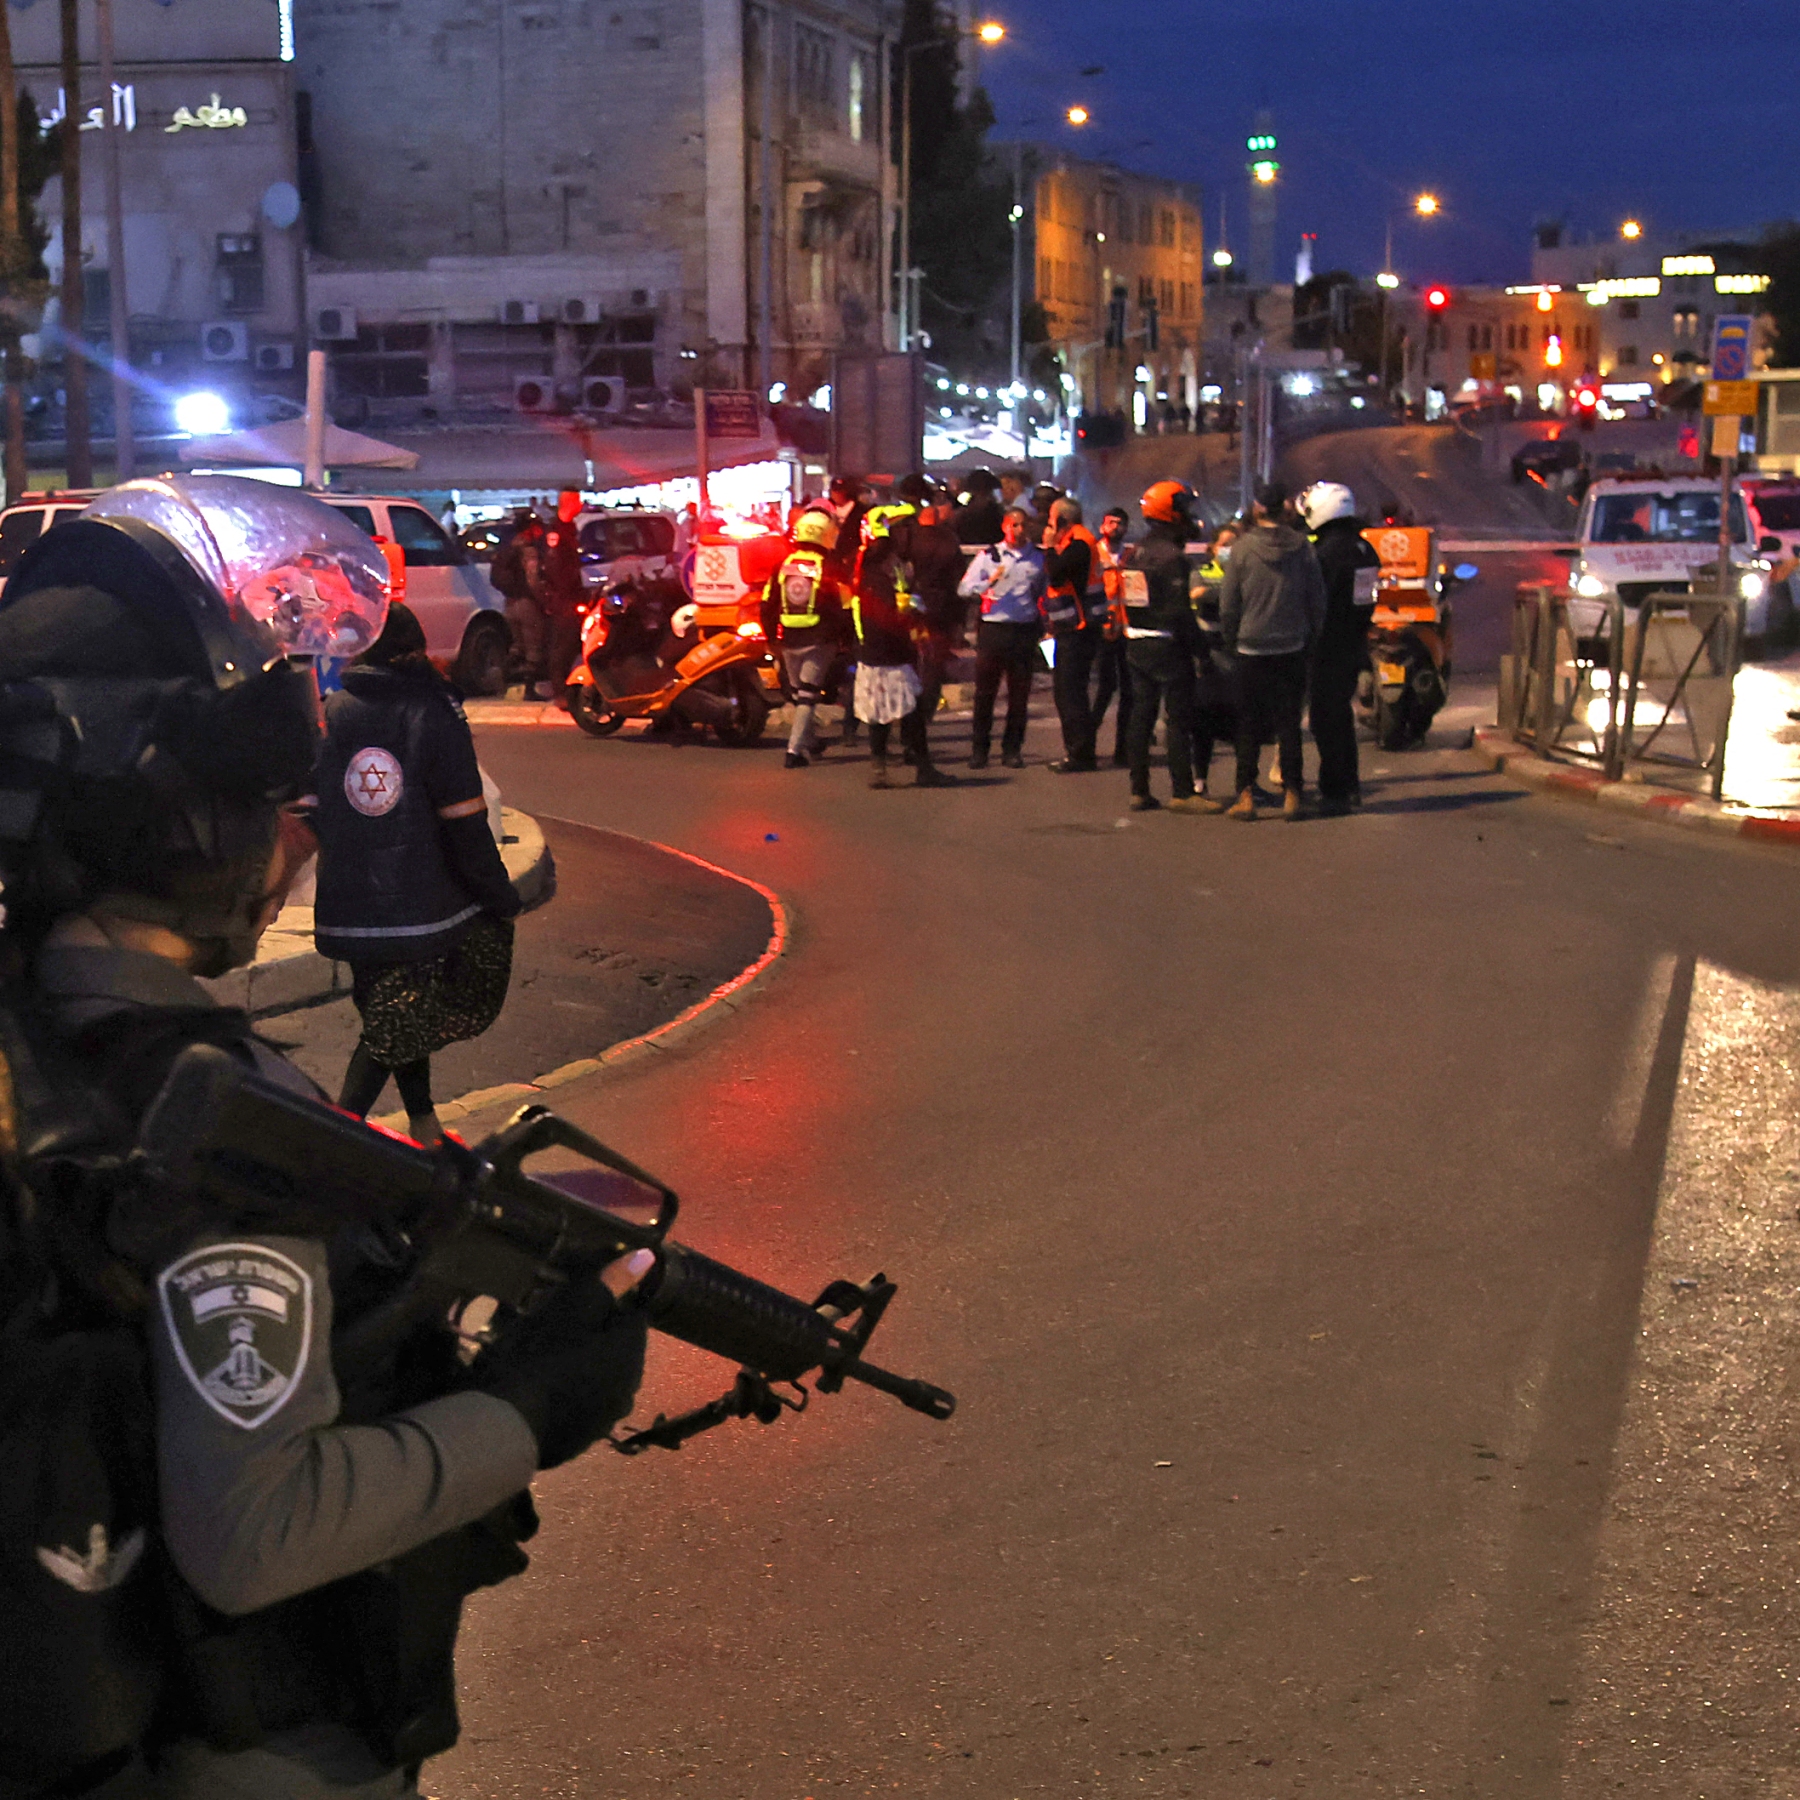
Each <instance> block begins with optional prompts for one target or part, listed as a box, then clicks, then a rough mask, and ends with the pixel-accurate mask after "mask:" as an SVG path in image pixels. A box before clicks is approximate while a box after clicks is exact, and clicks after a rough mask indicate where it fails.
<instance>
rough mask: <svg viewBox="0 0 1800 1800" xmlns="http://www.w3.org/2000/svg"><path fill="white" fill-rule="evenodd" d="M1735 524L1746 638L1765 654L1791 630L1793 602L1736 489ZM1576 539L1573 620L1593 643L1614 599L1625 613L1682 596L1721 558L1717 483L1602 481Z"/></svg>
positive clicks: (1586, 505)
mask: <svg viewBox="0 0 1800 1800" xmlns="http://www.w3.org/2000/svg"><path fill="white" fill-rule="evenodd" d="M1730 528H1731V561H1732V567H1733V569H1734V570H1735V572H1736V576H1737V584H1738V592H1739V593H1740V594H1741V595H1742V596H1743V600H1744V634H1745V636H1746V638H1747V639H1749V640H1750V647H1751V648H1753V649H1757V650H1761V649H1765V648H1767V647H1769V646H1771V645H1773V644H1774V643H1776V642H1777V641H1778V640H1780V639H1781V638H1783V637H1785V636H1786V635H1787V633H1788V632H1789V631H1790V630H1791V628H1792V625H1793V610H1794V609H1793V600H1792V596H1791V594H1790V592H1789V589H1788V584H1787V583H1786V582H1785V581H1782V582H1772V581H1771V580H1770V570H1771V567H1772V564H1771V562H1770V559H1769V557H1768V556H1767V555H1766V554H1764V552H1763V551H1762V550H1761V548H1760V547H1759V546H1758V544H1757V542H1756V540H1755V539H1754V538H1752V536H1751V534H1750V531H1751V526H1750V516H1749V514H1748V513H1747V511H1746V510H1745V507H1744V496H1743V495H1742V493H1741V492H1739V491H1737V490H1736V489H1734V490H1733V491H1732V495H1731V513H1730ZM1575 537H1576V544H1575V557H1574V560H1573V562H1572V563H1571V564H1570V567H1569V623H1570V625H1571V627H1572V628H1573V629H1574V630H1575V632H1576V634H1577V635H1578V636H1580V637H1584V638H1597V637H1599V636H1600V635H1601V633H1602V632H1604V631H1605V629H1606V612H1607V602H1608V601H1609V600H1611V599H1612V598H1613V596H1614V595H1615V594H1616V595H1617V596H1618V597H1619V598H1620V599H1621V600H1623V601H1624V603H1625V606H1626V609H1627V611H1630V610H1632V609H1634V608H1635V607H1636V606H1637V604H1638V602H1639V601H1641V600H1643V599H1645V598H1646V597H1647V596H1648V595H1651V594H1666V593H1681V594H1684V593H1686V592H1687V591H1688V589H1689V586H1690V584H1691V582H1692V580H1693V574H1694V571H1695V569H1697V568H1699V567H1701V566H1702V565H1703V564H1706V563H1714V562H1716V561H1717V560H1718V555H1719V484H1718V483H1717V482H1716V481H1709V480H1706V479H1704V478H1702V477H1698V476H1678V475H1676V476H1642V477H1630V478H1621V479H1617V480H1612V479H1602V480H1599V481H1596V482H1595V483H1594V485H1593V486H1592V487H1591V488H1589V490H1588V493H1587V498H1586V499H1585V500H1584V501H1583V502H1582V507H1581V517H1580V519H1579V521H1578V522H1577V524H1576V527H1575Z"/></svg>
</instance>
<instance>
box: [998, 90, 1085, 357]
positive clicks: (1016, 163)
mask: <svg viewBox="0 0 1800 1800" xmlns="http://www.w3.org/2000/svg"><path fill="white" fill-rule="evenodd" d="M1088 116H1089V115H1088V109H1087V108H1086V107H1085V106H1071V107H1070V108H1069V109H1068V110H1067V111H1066V112H1065V113H1064V114H1063V117H1064V118H1065V119H1066V120H1067V121H1068V122H1069V124H1071V125H1075V126H1081V125H1085V124H1086V123H1087V122H1088ZM1024 123H1025V125H1029V124H1031V123H1032V121H1031V120H1030V119H1027V120H1025V122H1024ZM1020 129H1021V130H1022V129H1023V126H1021V127H1020ZM1007 218H1008V220H1009V222H1010V223H1011V225H1012V234H1013V242H1012V251H1013V260H1012V385H1013V386H1014V387H1015V388H1016V387H1018V386H1019V375H1020V365H1021V363H1022V362H1023V360H1024V354H1025V344H1024V309H1025V250H1024V225H1025V143H1024V140H1023V139H1022V138H1020V139H1015V140H1014V142H1013V203H1012V211H1011V212H1010V213H1008V214H1007Z"/></svg>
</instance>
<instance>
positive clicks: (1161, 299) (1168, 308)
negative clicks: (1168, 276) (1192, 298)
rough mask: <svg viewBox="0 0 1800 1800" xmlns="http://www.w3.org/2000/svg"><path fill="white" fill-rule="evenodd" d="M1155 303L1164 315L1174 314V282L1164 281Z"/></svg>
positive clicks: (1170, 215)
mask: <svg viewBox="0 0 1800 1800" xmlns="http://www.w3.org/2000/svg"><path fill="white" fill-rule="evenodd" d="M1166 216H1168V217H1170V218H1172V217H1173V216H1174V215H1173V214H1169V215H1166ZM1157 301H1158V304H1159V305H1160V306H1161V307H1162V309H1163V311H1164V312H1166V313H1172V312H1174V310H1175V284H1174V282H1172V281H1165V282H1163V283H1162V285H1161V287H1160V289H1159V290H1158V295H1157Z"/></svg>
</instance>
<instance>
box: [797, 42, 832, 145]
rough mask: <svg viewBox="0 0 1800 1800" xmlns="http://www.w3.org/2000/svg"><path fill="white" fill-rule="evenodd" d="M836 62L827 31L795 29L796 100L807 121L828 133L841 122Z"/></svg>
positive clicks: (801, 113) (801, 114)
mask: <svg viewBox="0 0 1800 1800" xmlns="http://www.w3.org/2000/svg"><path fill="white" fill-rule="evenodd" d="M835 60H836V59H835V57H834V55H833V45H832V41H831V39H830V38H829V37H827V36H826V35H825V33H824V32H822V31H814V30H813V29H812V28H811V27H810V26H807V25H796V26H795V27H794V99H795V101H796V102H797V104H798V105H799V108H800V116H801V117H802V118H803V119H805V120H807V121H808V122H809V123H811V124H814V125H822V126H824V127H825V128H826V129H827V130H835V129H836V127H837V121H838V111H837V81H836V68H835Z"/></svg>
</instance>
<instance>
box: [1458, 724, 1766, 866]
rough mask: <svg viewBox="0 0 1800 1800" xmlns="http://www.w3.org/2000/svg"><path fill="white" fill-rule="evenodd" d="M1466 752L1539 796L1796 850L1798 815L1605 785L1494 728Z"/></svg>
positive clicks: (1628, 784)
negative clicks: (1610, 809)
mask: <svg viewBox="0 0 1800 1800" xmlns="http://www.w3.org/2000/svg"><path fill="white" fill-rule="evenodd" d="M1469 747H1470V749H1472V750H1473V751H1474V753H1475V754H1476V755H1477V756H1478V757H1480V759H1481V760H1482V761H1483V762H1484V763H1486V764H1487V766H1488V767H1489V768H1490V769H1493V770H1495V771H1496V772H1498V773H1502V774H1504V775H1506V776H1507V777H1508V778H1509V779H1510V780H1513V781H1516V782H1519V783H1520V784H1521V785H1522V786H1524V787H1528V788H1532V789H1534V790H1536V791H1537V792H1539V793H1545V794H1551V795H1554V796H1557V797H1560V798H1566V799H1571V800H1589V801H1592V802H1594V803H1595V804H1596V805H1599V806H1606V807H1611V808H1612V809H1614V810H1615V811H1618V812H1628V813H1634V814H1636V815H1637V817H1639V818H1641V819H1652V820H1655V821H1657V822H1659V823H1661V824H1664V825H1679V826H1682V827H1684V828H1685V829H1687V830H1689V831H1703V832H1706V833H1708V834H1709V835H1710V836H1712V837H1735V838H1743V839H1745V840H1747V841H1749V842H1752V843H1759V844H1780V845H1784V846H1786V847H1787V848H1789V849H1793V850H1800V817H1797V816H1794V815H1791V814H1788V813H1767V812H1752V811H1748V810H1746V809H1743V808H1739V807H1730V806H1721V805H1720V804H1719V803H1718V802H1717V801H1716V800H1702V799H1700V798H1698V797H1696V796H1694V795H1690V794H1671V793H1667V792H1665V791H1661V790H1658V789H1655V788H1649V787H1645V786H1644V785H1643V784H1642V783H1640V782H1635V781H1608V780H1607V779H1606V778H1605V776H1603V775H1599V774H1596V773H1595V772H1594V771H1592V770H1591V769H1577V768H1571V767H1570V766H1569V765H1568V764H1567V763H1558V762H1551V761H1550V760H1549V759H1548V758H1547V757H1542V756H1538V755H1536V754H1535V753H1533V752H1532V751H1530V750H1526V749H1524V748H1523V747H1522V746H1520V745H1519V744H1516V743H1515V742H1514V741H1513V740H1512V739H1511V738H1510V737H1508V736H1507V735H1506V733H1505V732H1503V731H1501V730H1499V729H1498V728H1497V727H1495V726H1487V727H1485V728H1480V729H1477V731H1476V732H1475V735H1474V739H1473V741H1472V742H1471V744H1470V746H1469Z"/></svg>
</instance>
